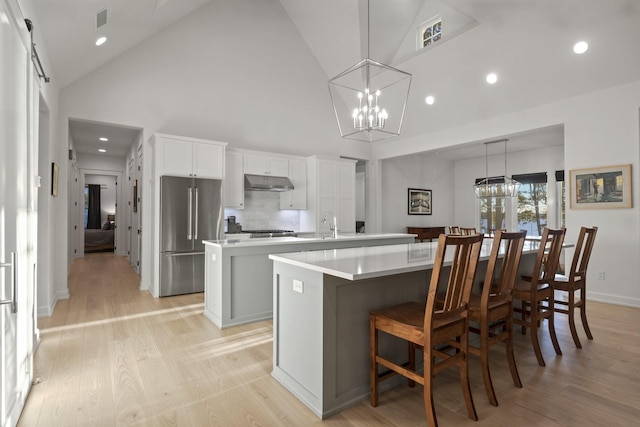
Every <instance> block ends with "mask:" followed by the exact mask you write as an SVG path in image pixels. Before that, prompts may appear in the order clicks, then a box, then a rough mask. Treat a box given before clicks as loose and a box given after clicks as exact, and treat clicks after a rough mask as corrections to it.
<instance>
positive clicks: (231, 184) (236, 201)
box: [224, 150, 244, 209]
mask: <svg viewBox="0 0 640 427" xmlns="http://www.w3.org/2000/svg"><path fill="white" fill-rule="evenodd" d="M225 159H226V164H225V170H226V173H225V178H224V207H225V208H231V209H244V173H243V170H242V166H243V165H242V163H243V156H242V153H241V152H238V151H233V150H229V151H227V153H226V155H225Z"/></svg>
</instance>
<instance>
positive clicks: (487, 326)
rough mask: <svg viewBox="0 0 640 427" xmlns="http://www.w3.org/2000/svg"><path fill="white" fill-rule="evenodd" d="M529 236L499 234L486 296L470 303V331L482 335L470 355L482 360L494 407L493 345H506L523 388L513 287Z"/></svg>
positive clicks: (493, 248)
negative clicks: (515, 339) (516, 352)
mask: <svg viewBox="0 0 640 427" xmlns="http://www.w3.org/2000/svg"><path fill="white" fill-rule="evenodd" d="M526 235H527V232H526V231H518V232H512V233H503V232H501V231H497V232H496V233H495V236H494V237H493V241H492V245H491V254H490V255H489V261H488V262H487V271H486V273H485V277H484V282H483V285H482V292H481V293H472V294H471V298H470V300H469V322H472V323H471V326H470V327H469V331H470V332H473V333H476V334H479V335H480V342H479V344H478V346H474V345H472V344H469V352H470V353H471V354H475V355H478V356H480V364H481V366H482V379H483V381H484V387H485V389H486V391H487V396H488V397H489V402H490V403H491V404H492V405H494V406H498V399H497V398H496V393H495V391H494V388H493V382H492V381H491V372H490V371H489V348H490V347H491V346H492V345H495V344H500V343H504V344H505V347H506V352H507V362H508V364H509V370H510V371H511V378H512V379H513V383H514V384H515V385H516V387H518V388H522V382H521V381H520V376H519V375H518V368H517V366H516V360H515V357H514V355H513V285H514V282H515V279H516V276H517V273H518V266H519V265H520V256H521V255H522V247H523V245H524V239H525V237H526ZM476 325H477V326H476ZM470 342H473V341H470Z"/></svg>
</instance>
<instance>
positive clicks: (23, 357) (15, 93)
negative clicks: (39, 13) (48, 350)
mask: <svg viewBox="0 0 640 427" xmlns="http://www.w3.org/2000/svg"><path fill="white" fill-rule="evenodd" d="M0 16H1V17H3V19H1V20H0V52H2V61H0V79H1V84H0V105H1V108H0V144H1V147H0V151H1V152H2V155H0V171H1V172H0V201H1V203H0V265H2V267H1V268H0V294H1V295H0V299H1V300H2V305H0V329H1V330H2V333H1V337H2V342H1V343H0V347H1V349H0V350H1V351H2V369H1V370H0V388H1V395H2V406H1V408H0V412H1V413H0V417H1V422H2V425H3V426H13V425H15V424H16V423H17V420H18V417H19V415H20V412H21V411H22V407H23V406H24V401H25V399H26V396H27V393H28V391H29V384H30V375H31V374H30V372H29V371H30V366H31V360H30V359H31V357H32V356H31V353H30V351H29V348H30V341H31V337H30V336H29V331H28V329H29V327H28V326H29V323H28V318H29V317H28V316H29V315H30V313H29V310H28V309H27V308H28V291H27V290H28V283H27V282H28V279H27V278H28V270H27V266H28V265H29V262H30V261H29V259H28V252H27V244H28V236H29V226H28V203H27V202H28V197H29V194H28V187H29V181H28V168H29V162H28V154H27V147H28V144H29V113H30V105H31V102H30V97H31V95H30V83H29V82H30V79H31V65H30V61H31V57H30V52H31V48H30V37H29V33H28V31H27V29H26V25H25V22H24V19H23V17H22V14H21V12H20V9H19V7H18V4H17V1H16V0H0Z"/></svg>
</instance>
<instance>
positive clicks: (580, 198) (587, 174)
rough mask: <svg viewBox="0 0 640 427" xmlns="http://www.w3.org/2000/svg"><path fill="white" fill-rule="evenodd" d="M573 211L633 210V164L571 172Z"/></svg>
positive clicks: (570, 184) (570, 183)
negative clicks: (631, 208)
mask: <svg viewBox="0 0 640 427" xmlns="http://www.w3.org/2000/svg"><path fill="white" fill-rule="evenodd" d="M569 197H570V200H571V209H616V208H630V207H631V206H632V203H631V165H630V164H629V165H616V166H604V167H599V168H589V169H572V170H570V171H569Z"/></svg>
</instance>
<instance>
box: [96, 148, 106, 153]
mask: <svg viewBox="0 0 640 427" xmlns="http://www.w3.org/2000/svg"><path fill="white" fill-rule="evenodd" d="M98 151H99V152H101V153H106V152H107V150H105V149H104V148H100V149H98Z"/></svg>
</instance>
